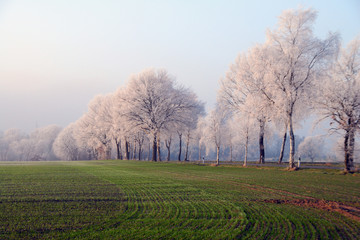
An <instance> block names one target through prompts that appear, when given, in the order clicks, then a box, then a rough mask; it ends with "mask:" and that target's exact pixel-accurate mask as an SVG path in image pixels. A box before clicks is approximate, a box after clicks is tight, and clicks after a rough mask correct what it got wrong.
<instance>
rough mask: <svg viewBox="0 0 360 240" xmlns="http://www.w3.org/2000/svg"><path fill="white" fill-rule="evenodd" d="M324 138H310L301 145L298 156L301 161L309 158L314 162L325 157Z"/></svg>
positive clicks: (306, 138)
mask: <svg viewBox="0 0 360 240" xmlns="http://www.w3.org/2000/svg"><path fill="white" fill-rule="evenodd" d="M323 149H324V137H323V136H308V137H305V139H304V141H302V142H301V143H300V144H299V147H298V155H299V157H301V159H304V158H309V159H310V160H311V161H312V162H314V160H315V159H316V158H319V157H321V156H323Z"/></svg>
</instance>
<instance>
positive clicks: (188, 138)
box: [184, 132, 190, 162]
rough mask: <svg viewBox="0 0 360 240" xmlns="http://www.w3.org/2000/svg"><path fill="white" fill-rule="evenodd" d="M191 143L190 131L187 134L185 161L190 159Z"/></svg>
mask: <svg viewBox="0 0 360 240" xmlns="http://www.w3.org/2000/svg"><path fill="white" fill-rule="evenodd" d="M189 144H190V132H188V133H187V134H186V150H185V159H184V161H186V162H187V161H189Z"/></svg>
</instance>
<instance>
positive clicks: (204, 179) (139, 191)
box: [0, 160, 360, 239]
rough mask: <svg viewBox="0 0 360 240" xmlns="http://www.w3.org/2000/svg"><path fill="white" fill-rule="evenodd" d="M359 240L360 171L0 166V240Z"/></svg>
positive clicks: (113, 164)
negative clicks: (356, 172) (53, 239)
mask: <svg viewBox="0 0 360 240" xmlns="http://www.w3.org/2000/svg"><path fill="white" fill-rule="evenodd" d="M34 238H41V239H51V238H55V239H160V238H161V239H236V238H240V239H360V175H359V174H353V175H350V174H348V175H342V174H341V172H339V171H338V170H324V169H306V170H300V171H296V172H288V171H286V170H285V169H282V168H274V167H272V168H256V167H249V168H242V167H225V166H220V167H212V166H199V165H195V164H176V163H151V162H137V161H119V160H111V161H84V162H82V161H81V162H80V161H79V162H41V163H36V162H33V163H1V162H0V239H34Z"/></svg>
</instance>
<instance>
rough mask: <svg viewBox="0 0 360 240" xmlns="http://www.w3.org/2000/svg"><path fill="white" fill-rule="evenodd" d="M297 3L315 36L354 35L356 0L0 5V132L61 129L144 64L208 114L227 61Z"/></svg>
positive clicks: (70, 0) (2, 0) (357, 29)
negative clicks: (312, 19)
mask: <svg viewBox="0 0 360 240" xmlns="http://www.w3.org/2000/svg"><path fill="white" fill-rule="evenodd" d="M299 6H302V7H305V8H309V7H312V8H314V9H315V10H317V11H318V18H317V21H316V24H315V25H314V32H315V35H316V36H317V37H319V38H324V37H326V36H327V34H328V32H329V31H331V32H339V33H340V34H341V37H342V43H343V44H344V45H345V44H347V43H348V42H349V41H350V40H352V39H353V38H355V37H356V36H358V35H359V34H360V24H359V23H360V1H358V0H342V1H340V0H327V1H326V0H313V1H295V0H294V1H290V0H281V1H280V0H272V1H260V0H252V1H245V0H244V1H243V0H237V1H231V0H152V1H149V0H128V1H125V0H123V1H122V0H118V1H111V0H104V1H100V0H98V1H94V0H76V1H74V0H53V1H48V0H43V1H41V0H32V1H27V0H23V1H21V0H13V1H10V0H9V1H8V0H0V130H2V131H5V130H6V129H9V128H20V129H22V130H24V131H27V132H29V131H32V130H34V129H35V128H37V127H43V126H46V125H50V124H56V125H59V126H62V127H65V126H67V125H68V124H69V123H71V122H74V121H76V120H77V119H78V118H80V117H81V116H82V114H84V113H85V112H86V110H87V104H88V102H89V101H90V100H91V99H92V98H93V97H94V96H95V95H97V94H106V93H109V92H113V91H115V90H116V89H117V88H118V87H120V86H123V85H124V84H125V83H126V81H127V80H128V78H129V76H130V75H131V74H134V73H138V72H140V71H142V70H143V69H145V68H149V67H154V68H165V69H167V70H168V72H169V73H170V74H171V75H172V76H174V77H175V78H176V80H177V82H179V83H181V84H183V85H185V86H187V87H190V88H191V89H192V90H193V91H194V92H195V93H196V94H197V95H198V97H199V99H200V100H202V101H204V102H205V103H206V108H207V109H210V108H211V107H213V106H214V104H215V102H216V94H217V91H218V89H219V79H220V78H221V77H222V76H224V74H225V72H226V71H227V69H228V67H229V65H230V64H231V63H232V62H234V60H235V58H236V56H237V55H238V54H239V53H241V52H245V51H247V49H249V48H250V47H252V46H254V45H255V44H256V43H263V42H264V41H265V33H266V29H274V28H275V27H276V23H277V17H278V16H279V15H280V14H281V12H282V11H283V10H286V9H290V8H297V7H299Z"/></svg>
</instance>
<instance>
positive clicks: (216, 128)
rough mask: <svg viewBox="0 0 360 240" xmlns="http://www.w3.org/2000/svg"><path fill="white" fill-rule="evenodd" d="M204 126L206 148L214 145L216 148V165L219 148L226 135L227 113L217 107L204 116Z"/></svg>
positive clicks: (218, 161)
mask: <svg viewBox="0 0 360 240" xmlns="http://www.w3.org/2000/svg"><path fill="white" fill-rule="evenodd" d="M205 121H206V126H205V129H204V135H205V142H206V145H207V146H208V147H207V149H211V148H212V147H215V149H216V165H219V163H220V150H221V147H222V146H223V145H224V143H225V139H226V137H227V136H228V128H227V124H226V121H227V114H226V112H225V111H224V110H223V109H221V108H220V107H217V108H216V109H214V110H212V111H211V112H210V113H209V114H208V116H206V120H205Z"/></svg>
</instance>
